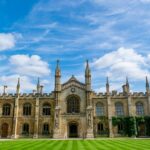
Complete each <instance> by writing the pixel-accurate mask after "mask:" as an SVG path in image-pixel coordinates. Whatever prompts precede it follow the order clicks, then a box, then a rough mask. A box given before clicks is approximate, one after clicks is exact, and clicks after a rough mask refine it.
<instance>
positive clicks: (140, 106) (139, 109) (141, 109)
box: [136, 102, 144, 115]
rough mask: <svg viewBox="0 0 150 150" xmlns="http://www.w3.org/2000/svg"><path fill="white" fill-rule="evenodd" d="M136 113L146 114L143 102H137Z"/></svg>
mask: <svg viewBox="0 0 150 150" xmlns="http://www.w3.org/2000/svg"><path fill="white" fill-rule="evenodd" d="M136 114H137V115H144V106H143V103H141V102H138V103H136Z"/></svg>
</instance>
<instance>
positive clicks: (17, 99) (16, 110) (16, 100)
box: [12, 95, 19, 139]
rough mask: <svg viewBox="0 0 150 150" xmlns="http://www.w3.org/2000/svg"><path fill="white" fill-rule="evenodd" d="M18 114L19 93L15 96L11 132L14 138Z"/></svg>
mask: <svg viewBox="0 0 150 150" xmlns="http://www.w3.org/2000/svg"><path fill="white" fill-rule="evenodd" d="M18 114H19V95H18V96H17V97H16V98H15V106H14V118H13V131H12V132H13V133H12V138H14V139H16V138H18V137H19V135H18Z"/></svg>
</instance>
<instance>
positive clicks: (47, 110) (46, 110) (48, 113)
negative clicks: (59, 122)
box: [43, 103, 51, 116]
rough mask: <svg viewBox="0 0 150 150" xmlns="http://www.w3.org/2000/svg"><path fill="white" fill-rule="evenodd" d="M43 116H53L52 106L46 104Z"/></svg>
mask: <svg viewBox="0 0 150 150" xmlns="http://www.w3.org/2000/svg"><path fill="white" fill-rule="evenodd" d="M43 115H45V116H49V115H51V105H50V104H48V103H45V104H44V105H43Z"/></svg>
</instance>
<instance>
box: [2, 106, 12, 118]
mask: <svg viewBox="0 0 150 150" xmlns="http://www.w3.org/2000/svg"><path fill="white" fill-rule="evenodd" d="M10 108H11V105H10V104H4V105H3V115H4V116H9V115H10Z"/></svg>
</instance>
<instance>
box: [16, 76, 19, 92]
mask: <svg viewBox="0 0 150 150" xmlns="http://www.w3.org/2000/svg"><path fill="white" fill-rule="evenodd" d="M19 91H20V78H18V83H17V89H16V93H17V94H19Z"/></svg>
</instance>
